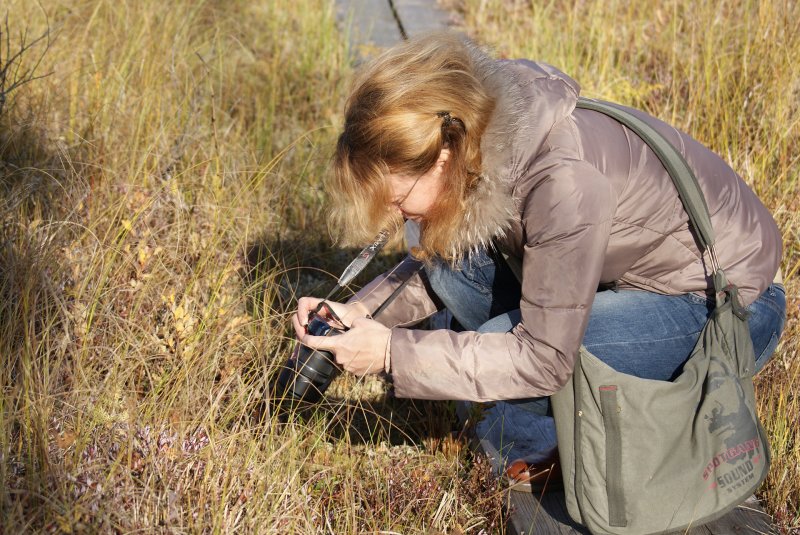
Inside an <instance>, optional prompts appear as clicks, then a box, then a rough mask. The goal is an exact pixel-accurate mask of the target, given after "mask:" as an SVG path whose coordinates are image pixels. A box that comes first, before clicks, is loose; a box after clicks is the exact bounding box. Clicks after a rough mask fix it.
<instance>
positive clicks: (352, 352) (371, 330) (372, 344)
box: [292, 298, 392, 375]
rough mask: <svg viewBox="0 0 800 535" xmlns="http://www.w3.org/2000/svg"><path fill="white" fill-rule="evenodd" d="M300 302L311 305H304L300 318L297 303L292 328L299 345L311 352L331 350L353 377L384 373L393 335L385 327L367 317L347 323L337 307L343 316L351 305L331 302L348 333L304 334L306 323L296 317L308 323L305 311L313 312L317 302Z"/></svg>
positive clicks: (349, 310) (317, 300)
mask: <svg viewBox="0 0 800 535" xmlns="http://www.w3.org/2000/svg"><path fill="white" fill-rule="evenodd" d="M303 299H309V301H310V302H311V301H313V304H308V303H303V304H302V306H303V309H302V310H304V311H305V312H304V313H303V315H302V316H300V315H301V308H300V306H301V304H300V303H298V314H296V315H295V316H294V317H293V318H292V325H293V326H294V330H295V333H296V334H297V339H298V340H299V341H300V343H301V344H303V345H305V346H308V347H311V348H313V349H322V350H325V351H330V352H331V353H333V354H334V355H335V357H336V362H337V363H338V364H339V365H340V366H342V368H344V369H345V370H347V371H348V372H350V373H352V374H355V375H368V374H376V373H380V372H382V371H383V370H384V366H385V361H386V352H387V351H388V350H389V341H390V339H391V333H392V331H391V330H390V329H389V328H388V327H384V326H383V325H381V324H380V323H378V322H377V321H375V320H371V319H368V318H366V317H355V318H352V319H350V320H347V319H345V317H344V316H341V314H340V308H339V306H342V307H344V308H341V311H342V312H343V313H344V314H348V313H352V312H353V309H348V308H346V307H348V306H352V305H341V304H340V303H331V305H332V308H333V310H334V312H336V314H337V315H339V316H340V317H341V318H342V321H343V322H346V323H349V324H350V330H349V331H346V332H344V333H342V334H338V335H336V336H313V335H310V334H308V333H307V332H306V328H305V324H304V323H301V322H300V321H299V317H303V318H305V319H306V321H307V319H308V312H307V310H314V308H316V306H317V303H319V301H320V299H312V298H303ZM303 299H301V300H300V301H303ZM356 310H358V309H356ZM362 310H363V307H362Z"/></svg>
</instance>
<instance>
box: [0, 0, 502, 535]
mask: <svg viewBox="0 0 800 535" xmlns="http://www.w3.org/2000/svg"><path fill="white" fill-rule="evenodd" d="M4 7H6V8H7V9H8V12H9V27H10V28H28V30H29V35H30V36H38V35H41V34H42V33H43V32H45V30H46V29H47V28H48V27H49V28H50V37H51V42H50V44H49V48H48V44H47V41H46V40H43V41H41V42H39V43H37V44H36V45H35V46H33V47H32V48H31V49H30V50H29V51H28V52H26V54H24V55H23V56H22V58H21V60H20V61H21V62H22V63H21V65H22V67H23V69H22V70H21V71H19V72H25V69H26V68H31V67H32V66H33V65H34V62H35V61H36V60H37V59H38V57H39V56H40V54H41V53H43V52H44V57H43V60H42V63H41V65H39V66H38V68H37V70H36V71H35V72H36V73H37V74H49V75H48V76H45V77H44V78H42V79H38V80H33V81H31V82H30V83H27V84H24V85H22V86H20V87H19V88H18V89H16V90H15V91H14V92H13V93H9V95H8V97H9V99H8V101H7V105H6V107H5V109H4V111H3V114H2V116H0V120H1V121H2V126H0V180H1V181H0V192H1V195H2V196H1V197H0V199H2V204H0V219H1V222H2V225H0V228H2V234H0V274H2V276H1V277H0V284H2V286H0V354H2V364H0V387H1V388H2V394H0V489H2V490H1V491H0V518H2V522H0V524H2V528H3V529H2V530H0V531H5V532H8V533H18V532H82V531H86V532H95V531H99V532H133V531H148V532H150V531H167V532H227V533H230V532H259V533H281V534H283V533H315V532H333V533H356V532H364V531H378V530H388V531H401V532H409V533H413V532H428V531H429V530H431V529H437V530H442V531H443V530H448V531H453V530H455V529H457V528H458V526H461V528H458V529H463V531H465V532H471V533H476V532H478V531H479V530H481V529H492V526H493V525H494V526H498V525H500V520H499V515H500V507H499V500H500V494H499V493H498V492H497V489H496V488H495V487H494V483H493V482H492V481H489V480H488V478H487V477H486V474H487V473H488V469H487V467H486V465H485V463H483V464H482V463H481V462H477V463H471V462H469V459H468V457H467V455H466V453H465V451H464V449H463V448H462V447H461V446H462V444H463V442H462V441H460V440H459V439H458V438H457V437H453V436H452V435H451V431H452V426H453V425H454V422H453V420H452V417H451V416H450V415H451V412H452V411H450V409H449V407H448V406H447V405H446V404H413V403H409V402H403V401H394V400H391V399H385V387H384V385H383V384H382V383H379V382H375V381H373V382H360V381H359V382H356V381H352V380H350V383H352V384H349V385H348V384H346V383H347V381H343V382H341V384H340V385H338V386H337V388H338V390H336V391H335V392H334V395H333V396H332V397H331V398H330V400H329V401H328V402H327V403H325V404H323V405H321V406H320V407H318V408H316V409H314V410H305V411H294V412H292V411H284V412H279V411H276V410H273V409H274V408H275V407H274V406H270V405H269V404H268V403H267V402H266V400H267V398H268V395H269V381H270V379H271V378H272V376H274V374H275V371H276V369H277V367H278V366H279V365H281V364H283V362H284V361H285V359H286V357H287V356H288V355H289V353H290V351H291V347H292V339H291V337H290V336H289V326H288V321H287V318H288V315H287V314H288V313H289V312H290V311H291V309H292V303H293V300H294V298H295V297H296V294H297V293H298V292H302V293H311V292H315V291H317V292H319V291H320V288H323V287H324V288H325V289H327V288H328V287H329V286H330V284H331V283H332V282H333V280H334V279H333V278H332V277H331V276H330V274H329V273H328V270H333V269H336V270H339V269H341V267H342V266H343V265H344V259H345V258H347V257H348V255H350V254H351V252H348V251H345V252H340V253H334V252H332V251H330V249H329V247H330V246H329V239H328V234H327V229H326V227H325V224H324V198H323V194H322V192H321V184H322V181H323V180H324V178H325V176H326V172H327V168H328V159H329V152H330V146H331V143H332V141H333V139H335V136H336V131H337V128H338V125H339V124H340V123H341V116H340V115H341V109H342V100H343V91H344V90H345V84H346V81H347V79H348V77H349V75H350V72H351V71H350V67H349V60H348V50H347V47H346V36H344V35H342V34H341V33H340V32H339V31H338V30H337V29H336V26H335V20H334V12H333V6H332V5H331V3H329V2H325V1H322V0H299V1H297V2H293V3H292V5H291V8H289V7H288V5H287V4H286V3H285V2H280V1H269V0H263V1H259V2H253V1H250V0H234V1H230V0H225V1H222V0H206V1H202V2H198V1H196V0H176V1H174V2H169V3H166V4H165V3H163V2H157V1H155V0H142V1H137V2H110V1H104V0H98V1H91V2H89V1H83V0H68V1H66V2H60V3H58V4H57V5H55V4H50V3H47V5H46V6H42V7H40V6H37V5H36V4H35V3H32V2H29V1H27V0H11V2H10V3H5V4H4ZM17 39H18V36H17V35H16V32H14V33H12V34H11V35H10V42H11V45H12V46H11V49H12V54H13V49H14V47H15V46H18V45H19V44H20V43H21V41H20V42H18V41H17ZM19 39H22V38H21V37H20V38H19ZM28 42H30V39H29V40H28ZM2 57H3V58H4V60H3V61H6V62H7V61H8V57H9V56H8V55H3V56H2ZM391 260H392V257H391V255H390V256H388V257H386V258H385V259H382V260H381V262H382V263H383V267H384V268H385V267H386V265H387V263H388V262H390V261H391ZM299 266H315V268H314V269H311V268H308V269H300V268H299ZM380 267H381V266H376V268H375V269H380ZM375 269H373V271H375ZM336 392H341V393H342V395H341V396H339V397H338V398H337V397H336ZM345 394H346V395H345ZM466 480H473V482H474V483H475V484H472V485H469V486H466V487H465V486H464V485H463V482H464V481H466Z"/></svg>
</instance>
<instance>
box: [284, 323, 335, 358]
mask: <svg viewBox="0 0 800 535" xmlns="http://www.w3.org/2000/svg"><path fill="white" fill-rule="evenodd" d="M292 327H294V332H295V334H296V335H297V339H298V340H299V341H300V343H301V344H303V345H304V346H308V347H310V348H311V349H322V350H323V351H333V352H335V348H336V345H337V340H335V338H336V337H333V336H314V335H312V334H308V333H307V332H306V329H305V326H303V325H300V322H299V321H297V317H293V318H292Z"/></svg>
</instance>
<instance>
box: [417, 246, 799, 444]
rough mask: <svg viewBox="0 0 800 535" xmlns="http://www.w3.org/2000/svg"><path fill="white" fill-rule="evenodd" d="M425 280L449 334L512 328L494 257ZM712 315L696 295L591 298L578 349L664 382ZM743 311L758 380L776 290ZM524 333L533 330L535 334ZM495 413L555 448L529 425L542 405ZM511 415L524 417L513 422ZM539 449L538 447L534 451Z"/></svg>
mask: <svg viewBox="0 0 800 535" xmlns="http://www.w3.org/2000/svg"><path fill="white" fill-rule="evenodd" d="M426 274H427V276H428V278H429V279H430V283H431V287H432V288H433V290H434V292H435V293H436V294H437V296H438V297H439V298H440V299H441V301H442V302H443V303H444V305H445V306H446V307H447V309H448V310H449V311H450V313H451V314H452V315H453V317H454V318H455V319H456V320H457V322H458V324H459V325H457V326H456V328H463V329H465V330H472V331H479V332H507V331H510V330H511V329H512V328H513V327H514V325H516V324H517V323H519V322H520V319H521V316H520V311H519V308H518V307H519V299H520V286H519V283H518V282H517V279H516V277H515V276H514V274H513V273H512V272H511V270H510V269H509V268H508V266H507V265H506V264H505V262H504V261H502V260H500V259H498V258H497V256H496V255H495V254H493V253H488V252H479V253H473V254H472V255H471V256H470V257H469V258H468V259H465V260H464V261H462V262H461V264H460V265H459V266H457V268H455V269H453V268H451V267H450V266H448V265H447V264H445V263H441V262H438V263H434V264H433V265H432V266H431V267H429V268H426ZM712 310H713V304H712V303H710V302H709V301H708V300H707V299H706V298H705V297H703V296H700V295H697V294H685V295H660V294H655V293H651V292H644V291H636V290H619V291H614V290H604V291H598V292H597V294H596V295H595V299H594V303H593V304H592V308H591V311H590V315H589V323H588V326H587V328H586V333H585V334H584V337H583V345H584V346H585V347H586V349H588V350H589V351H590V352H591V353H593V354H594V355H595V356H597V358H599V359H600V360H602V361H603V362H605V363H606V364H608V365H609V366H611V367H612V368H614V369H615V370H618V371H621V372H624V373H627V374H630V375H634V376H637V377H643V378H647V379H657V380H669V379H672V378H674V377H676V376H677V375H678V374H679V373H680V371H681V369H682V367H683V363H684V362H685V361H686V360H687V358H688V357H689V354H690V353H691V351H692V349H693V348H694V346H695V344H696V343H697V340H698V339H699V337H700V332H701V331H702V329H703V327H704V326H705V324H706V321H707V319H708V317H709V314H710V313H711V311H712ZM747 310H748V311H749V312H750V318H749V320H748V324H749V327H750V334H751V337H752V339H753V347H754V349H755V355H756V371H757V372H758V371H759V370H761V368H763V366H764V364H765V363H766V362H767V360H768V359H769V357H770V356H772V354H773V352H774V351H775V348H776V346H777V345H778V340H779V338H780V335H781V333H782V331H783V325H784V321H785V317H786V295H785V290H784V288H783V286H781V285H779V284H773V285H771V286H770V287H769V288H768V289H767V290H766V291H765V292H764V293H763V294H762V295H761V296H760V297H759V298H758V299H757V300H756V301H754V302H753V303H752V304H750V305H749V306H748V307H747ZM531 328H532V329H534V330H535V328H536V326H532V327H531ZM499 407H500V408H499V409H494V410H495V412H498V411H499V412H500V413H501V414H500V415H499V416H503V418H504V419H505V420H506V423H505V424H504V427H505V426H508V425H509V422H510V421H516V422H517V423H518V424H519V423H520V422H524V425H526V426H537V425H538V426H543V431H542V432H543V433H545V434H546V435H548V436H546V437H540V438H541V439H542V440H541V442H545V443H546V442H547V441H550V440H552V442H553V443H554V442H555V434H554V431H553V433H552V435H551V434H550V431H549V430H550V428H551V427H552V422H542V421H537V418H536V417H535V416H534V415H539V416H546V415H547V414H548V412H549V398H531V399H528V400H516V401H508V402H506V403H502V404H499ZM518 410H523V411H525V412H527V413H528V416H526V415H525V414H524V413H523V414H515V412H516V411H518ZM530 413H534V414H530ZM495 416H496V417H497V416H498V415H495ZM548 418H549V417H548ZM512 427H513V426H512ZM553 429H554V428H553ZM512 431H513V430H512ZM540 447H544V446H543V444H539V445H537V446H535V448H536V449H538V448H540Z"/></svg>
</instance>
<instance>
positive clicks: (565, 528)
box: [457, 404, 777, 535]
mask: <svg viewBox="0 0 800 535" xmlns="http://www.w3.org/2000/svg"><path fill="white" fill-rule="evenodd" d="M458 408H459V410H458V411H457V412H458V413H459V416H460V417H461V418H462V420H463V419H464V417H465V416H466V414H467V412H466V410H467V404H458ZM472 448H473V449H474V450H475V451H477V452H479V453H483V454H485V455H486V456H487V457H488V458H489V461H490V462H491V465H492V473H493V474H494V475H495V477H501V476H502V473H503V466H504V464H505V460H504V459H503V457H502V455H500V453H499V452H498V451H497V448H495V446H494V445H493V444H492V443H491V441H489V440H486V439H478V438H475V439H473V441H472ZM506 506H507V507H508V511H509V515H508V524H507V530H508V533H510V534H511V535H552V534H559V535H587V534H589V531H588V530H587V529H586V528H585V527H583V526H581V525H579V524H577V523H575V522H574V521H573V520H572V519H571V518H570V516H569V513H568V512H567V507H566V501H565V498H564V492H563V491H561V490H546V491H544V492H542V491H539V492H536V493H528V492H520V491H511V490H509V491H506ZM678 534H683V535H732V534H741V535H750V534H753V535H755V534H777V531H776V529H775V527H774V526H773V525H772V518H771V517H770V516H769V515H768V514H766V513H765V512H764V510H763V509H762V508H761V505H760V504H759V503H758V500H756V498H755V497H753V496H751V497H750V498H748V500H747V501H746V502H745V503H743V504H742V505H740V506H739V507H737V508H736V509H734V510H733V511H731V512H730V513H728V514H727V515H725V516H724V517H722V518H720V519H718V520H715V521H714V522H709V523H707V524H704V525H701V526H694V527H692V528H691V529H689V530H688V531H686V530H682V531H677V532H675V535H678Z"/></svg>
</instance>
